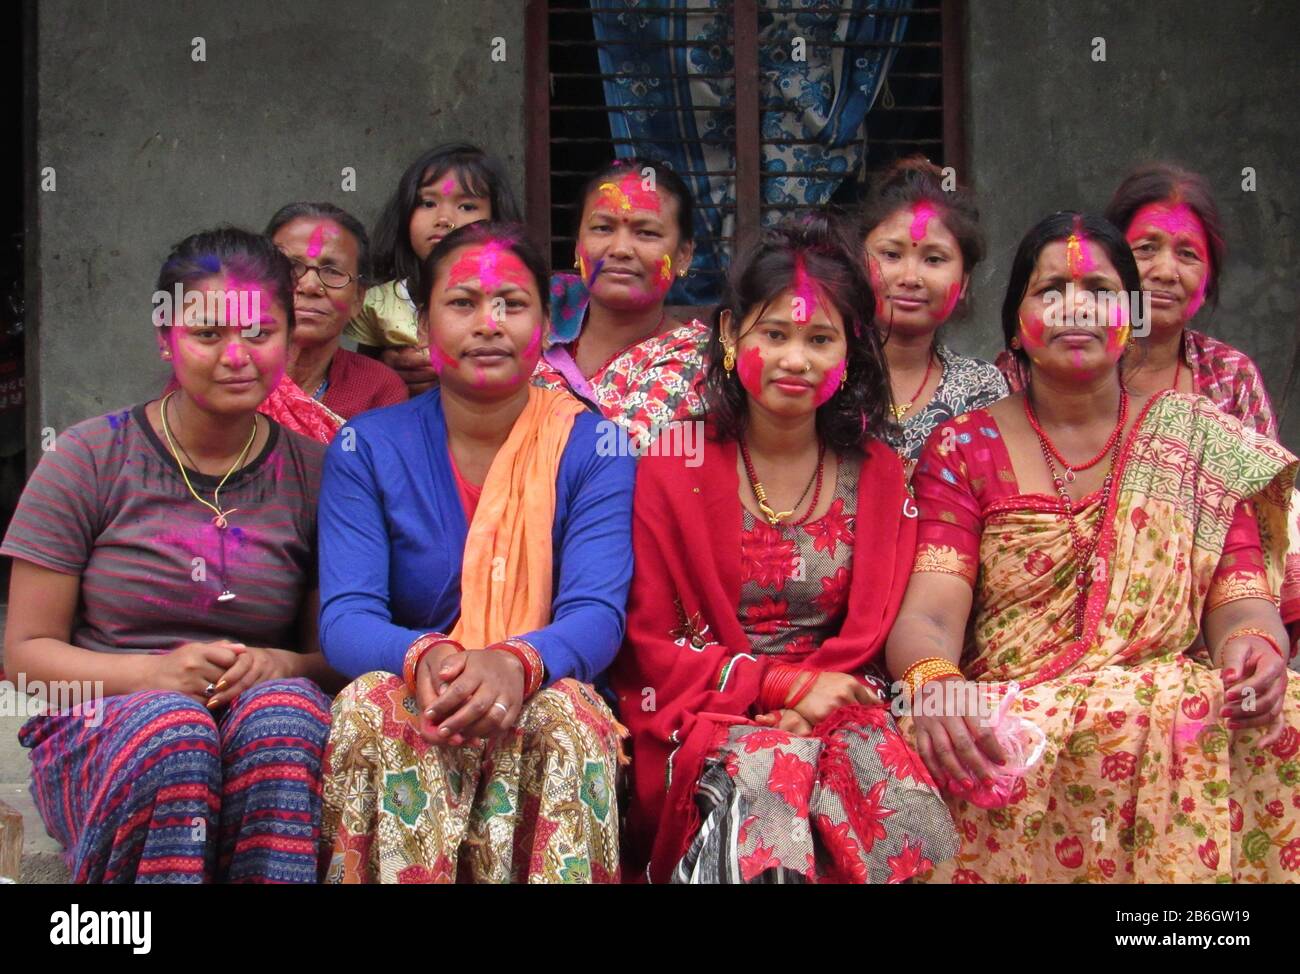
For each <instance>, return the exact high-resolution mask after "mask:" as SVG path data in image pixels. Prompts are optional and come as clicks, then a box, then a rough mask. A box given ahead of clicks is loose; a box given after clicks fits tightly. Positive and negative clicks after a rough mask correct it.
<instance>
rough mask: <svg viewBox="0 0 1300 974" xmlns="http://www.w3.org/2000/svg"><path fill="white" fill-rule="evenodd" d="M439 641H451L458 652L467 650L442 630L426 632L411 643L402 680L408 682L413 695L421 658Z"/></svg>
mask: <svg viewBox="0 0 1300 974" xmlns="http://www.w3.org/2000/svg"><path fill="white" fill-rule="evenodd" d="M439 643H451V645H453V646H455V647H456V652H458V653H463V652H465V647H464V646H462V645H461V644H460V643H458V642H456V640H454V639H452V638H451V637H449V636H446V635H444V634H443V633H440V632H430V633H425V634H424V635H423V636H421V637H420V638H419V639H417V640H416V641H415V642H413V643H411V646H410V648H409V649H408V650H407V651H406V658H405V659H404V660H403V661H402V680H403V681H404V682H405V683H406V689H408V690H410V691H411V693H412V694H413V695H414V693H415V670H416V667H418V666H419V665H420V660H422V659H424V654H425V653H427V652H428V651H429V650H431V649H433V647H434V646H437V645H438V644H439Z"/></svg>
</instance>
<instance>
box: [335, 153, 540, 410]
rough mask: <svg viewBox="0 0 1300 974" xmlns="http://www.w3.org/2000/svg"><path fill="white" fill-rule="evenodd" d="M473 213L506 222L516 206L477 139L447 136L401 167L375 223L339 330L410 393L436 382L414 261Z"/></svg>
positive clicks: (503, 177) (501, 171)
mask: <svg viewBox="0 0 1300 974" xmlns="http://www.w3.org/2000/svg"><path fill="white" fill-rule="evenodd" d="M480 220H497V221H505V222H510V223H514V222H517V221H518V220H519V206H518V204H517V203H516V202H515V197H514V193H513V192H511V189H510V183H509V180H508V179H507V178H506V173H505V168H504V167H503V166H502V165H501V163H500V161H499V160H497V159H496V158H494V157H493V156H490V155H488V154H487V153H485V152H484V151H483V150H482V149H480V148H478V147H477V146H474V145H470V144H469V143H466V142H448V143H444V144H443V145H439V146H435V147H434V148H432V149H430V150H428V151H427V152H425V153H424V154H423V155H421V156H420V157H419V158H418V159H416V160H415V161H414V162H412V163H411V164H410V165H409V166H407V167H406V171H405V172H404V173H402V178H401V179H400V180H399V181H398V183H397V189H396V191H394V193H393V195H392V196H391V197H390V198H389V200H388V203H387V204H386V205H385V206H384V210H383V212H382V213H381V214H380V216H379V221H378V224H377V225H376V227H375V241H374V243H375V275H376V279H377V280H380V281H383V282H384V283H382V284H380V285H378V286H376V287H372V288H370V289H369V290H368V291H367V292H366V298H365V302H364V304H363V305H362V308H361V312H360V314H358V315H357V316H356V317H355V318H353V319H352V322H351V323H350V324H349V325H348V328H347V330H346V331H345V332H344V334H346V335H347V336H349V337H350V338H353V339H355V340H356V342H357V346H358V351H360V352H362V353H364V354H369V355H372V356H376V357H378V358H380V359H382V360H383V362H384V364H385V365H388V366H389V367H391V368H393V369H395V370H396V371H397V374H398V375H400V376H401V377H402V379H403V381H405V382H406V386H407V389H408V390H409V391H410V394H411V395H413V396H414V395H418V394H420V393H421V392H424V391H425V390H426V389H428V388H429V387H430V386H432V385H434V384H435V383H436V382H437V381H438V374H437V372H436V371H435V370H434V368H433V367H432V365H431V364H430V362H429V342H428V337H427V336H425V335H423V334H422V333H421V331H420V327H419V322H418V317H417V315H416V307H415V302H414V301H413V300H412V298H411V290H412V288H413V287H414V284H415V279H416V276H417V275H418V274H419V270H420V263H421V261H423V260H424V259H425V258H426V257H428V256H429V254H430V253H431V252H432V251H433V248H434V246H436V245H437V243H438V241H440V240H441V239H442V238H443V237H445V236H447V234H449V233H451V231H452V230H454V229H456V228H457V227H461V226H464V225H465V224H467V223H477V222H478V221H480Z"/></svg>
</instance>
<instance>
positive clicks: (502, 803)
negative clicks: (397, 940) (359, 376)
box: [322, 387, 623, 883]
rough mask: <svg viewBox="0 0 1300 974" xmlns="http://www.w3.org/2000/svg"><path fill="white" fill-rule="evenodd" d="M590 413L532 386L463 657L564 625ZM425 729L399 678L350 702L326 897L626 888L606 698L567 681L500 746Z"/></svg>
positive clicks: (373, 678)
mask: <svg viewBox="0 0 1300 974" xmlns="http://www.w3.org/2000/svg"><path fill="white" fill-rule="evenodd" d="M584 411H585V409H584V407H583V405H582V404H581V403H579V402H578V401H577V400H576V399H574V398H573V397H571V396H569V395H567V394H566V393H562V392H557V391H554V390H546V389H541V388H538V387H530V389H529V400H528V404H527V406H526V407H525V409H524V412H523V413H522V414H521V415H520V417H519V419H518V420H516V422H515V426H514V428H513V430H512V431H511V433H510V436H509V437H508V438H507V440H506V442H505V444H504V445H503V446H502V447H501V449H500V450H499V451H498V453H497V456H496V458H495V459H494V460H493V463H492V466H491V468H490V469H489V471H488V475H487V479H486V481H485V482H484V484H483V488H482V494H481V496H480V497H479V500H478V504H477V507H476V508H475V511H474V516H473V518H472V520H471V521H470V524H469V531H468V535H467V537H466V541H465V549H464V556H463V562H462V568H461V582H460V589H461V600H460V614H459V618H458V620H457V622H456V623H455V626H454V627H453V628H452V630H451V632H450V634H449V635H450V636H451V638H454V639H456V640H458V641H460V642H461V643H462V644H463V645H465V646H467V647H469V648H476V647H484V646H490V645H492V644H493V643H496V642H499V641H501V640H504V639H506V638H510V637H517V636H519V635H520V634H522V633H527V632H531V631H534V630H537V629H540V628H541V627H543V626H545V625H546V624H547V623H548V622H549V620H550V619H551V615H552V599H553V597H554V596H553V579H552V575H553V570H552V558H553V551H552V545H553V543H552V530H553V524H554V521H555V516H556V474H557V470H558V469H559V465H560V459H561V455H562V454H563V452H564V449H565V446H566V444H567V443H568V439H569V433H570V429H571V428H572V426H573V422H574V418H575V416H577V415H579V414H580V413H582V412H584ZM448 462H450V460H448ZM419 722H420V717H419V714H418V708H417V706H416V703H415V699H414V697H413V696H412V694H411V693H410V691H409V690H408V688H407V685H406V683H405V681H404V680H403V678H402V677H400V676H396V675H394V674H392V673H386V672H374V673H367V674H365V675H363V676H361V677H360V678H359V679H357V680H356V681H354V682H353V683H352V684H350V685H349V686H348V687H347V688H346V689H344V691H343V692H342V693H341V694H340V695H339V697H338V698H337V700H336V701H335V704H334V723H333V729H332V732H331V735H330V743H329V747H328V750H327V752H326V756H325V775H324V786H323V793H324V805H325V810H324V816H323V823H322V832H323V836H324V842H325V844H324V848H323V849H322V856H323V859H324V860H325V861H324V863H323V865H324V872H325V881H326V882H399V883H431V882H456V881H471V882H530V883H539V882H566V883H569V882H572V883H585V882H593V881H594V882H617V880H618V828H617V823H618V814H617V807H616V805H615V799H614V792H615V779H616V773H617V766H618V753H619V739H620V735H621V734H622V733H623V731H622V728H621V726H620V725H619V724H618V723H617V722H616V721H615V720H614V717H613V714H612V713H611V712H610V710H609V708H608V706H607V705H606V704H605V703H604V701H603V700H601V698H600V696H599V695H598V694H597V693H596V692H595V690H594V689H593V688H592V687H590V686H589V685H587V684H585V683H581V682H579V681H578V680H574V679H561V680H558V681H556V682H555V683H554V684H552V685H551V686H550V687H549V688H547V689H544V690H541V691H539V692H537V693H536V694H534V695H533V696H532V697H530V698H528V699H527V700H526V701H525V702H524V706H523V709H522V710H521V711H520V714H519V717H518V720H517V722H516V724H515V727H514V728H513V730H512V731H511V732H510V733H508V734H507V735H506V736H505V737H504V738H503V739H502V740H500V741H499V742H497V743H495V744H491V743H489V744H487V745H486V746H473V745H470V744H466V745H464V746H461V747H452V746H443V747H440V746H436V745H433V744H430V743H429V742H427V741H426V740H425V739H424V738H423V737H422V736H421V735H420V733H419Z"/></svg>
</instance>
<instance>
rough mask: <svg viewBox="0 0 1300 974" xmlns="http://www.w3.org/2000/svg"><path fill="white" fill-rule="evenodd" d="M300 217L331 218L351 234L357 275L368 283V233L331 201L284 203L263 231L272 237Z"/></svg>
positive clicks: (358, 222)
mask: <svg viewBox="0 0 1300 974" xmlns="http://www.w3.org/2000/svg"><path fill="white" fill-rule="evenodd" d="M301 219H305V220H313V219H319V220H333V221H334V222H335V223H337V224H338V225H339V226H341V227H342V228H343V229H344V230H346V231H347V232H348V233H350V234H352V237H353V239H354V240H356V242H357V277H358V278H359V279H360V282H361V283H362V284H369V283H370V281H371V277H370V235H369V234H368V233H366V228H365V226H364V225H363V224H362V222H361V221H360V220H358V219H357V218H356V217H354V216H353V215H352V214H351V213H349V212H348V211H347V210H345V209H343V208H342V207H340V206H335V205H334V204H333V203H286V204H285V205H284V206H282V207H280V208H279V209H278V210H276V211H275V216H273V217H271V220H270V222H269V223H267V225H266V231H265V233H266V235H267V236H268V237H272V238H274V237H275V235H276V234H277V233H278V232H279V231H280V229H281V227H284V226H285V225H286V224H289V223H292V222H293V221H294V220H301Z"/></svg>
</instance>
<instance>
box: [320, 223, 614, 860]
mask: <svg viewBox="0 0 1300 974" xmlns="http://www.w3.org/2000/svg"><path fill="white" fill-rule="evenodd" d="M419 282H420V286H419V288H418V293H420V294H421V295H424V296H425V297H424V300H423V302H422V303H423V305H424V306H423V308H422V310H421V314H422V315H424V316H425V318H426V320H427V322H428V334H429V338H430V343H431V348H432V350H433V351H432V355H433V359H432V361H433V365H434V367H435V369H436V370H437V371H438V376H439V381H438V384H437V386H436V387H435V388H433V389H431V390H430V391H428V392H425V393H423V394H422V395H419V396H417V397H415V398H414V399H412V400H410V401H408V402H405V403H400V404H398V405H395V406H390V407H388V408H386V409H381V410H374V411H371V412H368V413H364V414H362V415H361V416H358V417H357V418H356V419H354V420H353V421H352V422H351V423H350V424H349V425H348V426H345V427H344V428H343V430H342V431H341V432H340V433H339V435H338V436H337V437H336V438H335V439H334V442H333V443H332V445H331V448H330V452H329V453H328V454H327V457H326V463H325V474H324V478H323V481H322V486H321V502H320V545H321V569H320V573H321V644H322V646H323V648H324V651H325V655H326V657H327V658H328V659H329V660H330V661H331V663H332V664H333V665H334V666H335V667H336V668H337V669H338V670H339V671H340V672H341V673H344V674H345V675H347V676H349V677H355V678H356V679H355V680H354V682H352V683H351V684H350V685H349V686H348V687H347V688H346V689H345V690H344V691H343V692H342V693H341V694H340V695H339V697H338V698H337V699H336V700H335V702H334V726H333V731H332V733H331V735H330V742H329V747H328V750H327V751H326V754H325V770H324V804H325V810H324V815H323V822H322V832H323V833H324V838H325V842H326V845H327V848H326V850H325V853H326V856H327V858H328V862H327V865H326V872H325V879H326V881H327V882H368V881H379V882H411V883H427V882H455V881H457V880H468V881H471V882H510V881H516V882H523V881H527V882H592V881H596V882H609V881H616V880H617V878H618V812H617V809H616V808H615V807H614V800H613V793H614V780H615V771H616V768H617V754H618V743H619V742H618V737H619V727H618V725H617V724H616V723H615V722H614V718H613V716H612V715H611V714H610V711H609V708H608V707H607V706H606V705H605V704H604V703H603V702H602V701H601V699H600V697H599V696H597V695H596V693H595V692H594V691H593V690H592V688H591V687H590V686H589V685H588V684H590V683H591V681H593V680H594V679H595V678H596V677H597V676H598V675H599V674H600V672H601V671H602V670H604V669H605V667H607V666H608V665H609V663H610V661H611V660H612V659H613V657H614V653H615V652H616V651H617V649H618V646H619V643H620V641H621V640H622V638H623V622H624V603H625V599H626V596H627V585H628V580H629V578H630V576H631V572H632V558H631V550H630V549H631V537H630V518H631V505H632V481H633V467H634V461H633V460H632V459H631V458H630V457H627V456H611V455H608V454H607V453H604V452H603V451H601V450H600V449H599V447H598V442H599V432H598V426H599V420H598V419H597V418H596V417H595V416H593V415H592V414H590V413H588V412H586V410H585V409H584V408H583V406H582V405H581V404H580V403H579V402H578V401H577V400H576V399H574V398H573V397H572V396H570V395H568V394H567V393H564V392H559V391H554V390H547V389H541V388H538V387H535V386H532V385H530V384H529V382H528V379H529V376H530V375H531V374H532V371H533V368H534V367H535V366H536V364H537V356H538V353H539V351H540V349H541V342H542V334H543V331H544V329H545V326H546V316H547V301H546V298H547V290H546V285H547V276H546V265H545V263H544V262H543V260H542V258H541V257H540V256H539V255H538V254H537V251H536V250H535V249H534V248H533V247H532V246H531V245H530V244H528V243H526V242H525V241H524V240H523V237H522V231H521V230H520V228H518V227H513V226H509V225H498V224H493V223H483V222H480V223H474V224H471V225H469V226H467V227H462V228H460V229H458V230H455V231H453V232H452V233H451V234H449V235H448V236H447V237H446V238H445V239H444V240H442V241H441V242H440V243H438V245H437V246H436V247H434V249H433V251H432V252H431V253H430V254H429V256H428V257H427V258H426V259H425V262H424V264H423V267H422V270H421V273H420V277H419Z"/></svg>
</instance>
